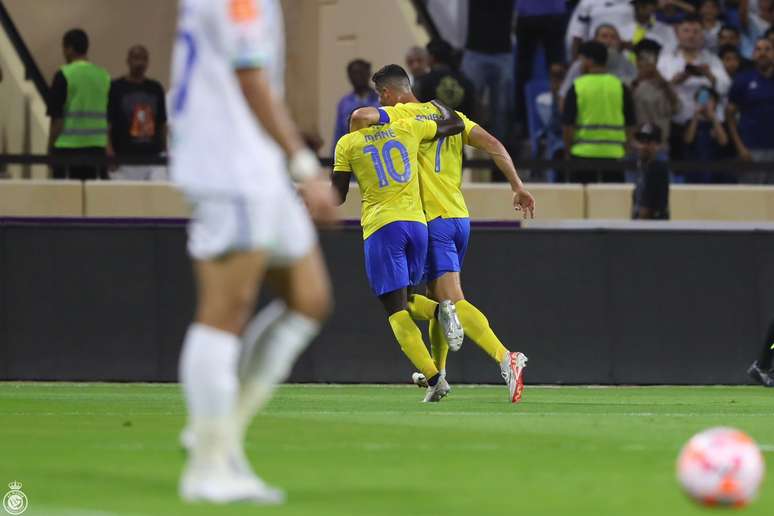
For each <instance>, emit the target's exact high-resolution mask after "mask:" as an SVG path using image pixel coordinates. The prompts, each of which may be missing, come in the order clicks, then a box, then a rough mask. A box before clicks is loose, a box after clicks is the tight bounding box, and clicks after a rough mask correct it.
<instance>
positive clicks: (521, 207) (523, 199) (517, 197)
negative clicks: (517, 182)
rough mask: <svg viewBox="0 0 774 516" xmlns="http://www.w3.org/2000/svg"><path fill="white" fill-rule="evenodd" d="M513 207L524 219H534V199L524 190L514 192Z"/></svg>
mask: <svg viewBox="0 0 774 516" xmlns="http://www.w3.org/2000/svg"><path fill="white" fill-rule="evenodd" d="M513 207H514V208H515V209H516V211H520V212H522V214H523V215H524V218H525V219H527V218H529V219H534V218H535V198H534V197H532V194H531V193H529V192H528V191H527V190H525V189H524V188H519V189H517V190H514V192H513Z"/></svg>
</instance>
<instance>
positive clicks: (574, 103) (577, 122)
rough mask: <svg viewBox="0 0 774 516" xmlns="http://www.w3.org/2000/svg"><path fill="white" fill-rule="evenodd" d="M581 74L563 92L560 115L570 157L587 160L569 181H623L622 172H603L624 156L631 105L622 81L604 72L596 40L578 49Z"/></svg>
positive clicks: (604, 56) (631, 119)
mask: <svg viewBox="0 0 774 516" xmlns="http://www.w3.org/2000/svg"><path fill="white" fill-rule="evenodd" d="M578 54H579V55H580V59H581V62H582V67H583V73H584V75H583V76H581V77H579V78H577V79H575V82H574V83H573V86H572V87H571V88H570V90H569V91H568V92H567V96H566V97H565V100H564V112H563V113H562V125H563V126H564V127H563V129H564V147H565V149H567V150H568V151H569V152H567V153H566V155H569V156H570V157H571V158H581V159H584V160H587V167H588V168H585V167H584V169H581V170H577V171H574V172H571V173H570V175H569V177H570V180H571V181H572V182H580V183H590V182H595V181H598V180H599V179H600V178H601V179H602V180H603V181H604V182H619V183H620V182H623V179H624V173H623V171H622V170H621V171H610V170H603V169H602V168H601V167H599V164H601V163H610V162H611V161H615V160H619V159H621V158H623V157H624V156H625V155H626V144H627V141H628V139H629V138H628V135H629V133H630V132H631V128H632V127H633V126H634V123H635V121H634V104H633V102H632V98H631V93H630V92H629V90H628V89H627V88H626V86H624V84H623V82H622V81H621V80H620V79H619V78H618V77H615V76H614V75H611V74H609V73H608V72H607V68H606V62H607V47H605V45H603V44H602V43H599V42H598V41H588V42H586V43H583V44H582V45H581V46H580V48H579V49H578Z"/></svg>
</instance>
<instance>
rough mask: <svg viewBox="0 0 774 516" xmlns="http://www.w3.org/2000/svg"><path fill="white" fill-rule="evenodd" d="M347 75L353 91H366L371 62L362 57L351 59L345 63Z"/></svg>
mask: <svg viewBox="0 0 774 516" xmlns="http://www.w3.org/2000/svg"><path fill="white" fill-rule="evenodd" d="M347 77H349V82H350V83H351V84H352V88H353V89H354V90H355V91H357V92H363V91H367V90H368V88H369V84H368V79H370V77H371V63H369V62H368V61H366V60H364V59H353V60H352V61H350V62H349V64H348V65H347Z"/></svg>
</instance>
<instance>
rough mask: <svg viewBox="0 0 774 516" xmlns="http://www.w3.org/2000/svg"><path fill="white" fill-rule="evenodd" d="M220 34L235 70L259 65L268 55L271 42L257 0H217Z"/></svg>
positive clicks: (264, 61)
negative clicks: (219, 10) (220, 10)
mask: <svg viewBox="0 0 774 516" xmlns="http://www.w3.org/2000/svg"><path fill="white" fill-rule="evenodd" d="M217 4H218V5H219V6H220V8H221V9H222V12H220V13H219V14H220V16H219V17H218V18H219V19H220V20H221V24H222V27H221V34H222V37H223V42H224V48H225V50H226V53H227V57H228V59H229V60H230V61H231V64H232V66H233V67H234V68H235V69H244V68H261V67H262V66H264V65H265V64H266V61H267V60H268V59H269V56H270V55H271V54H270V52H271V47H270V45H271V41H270V38H269V35H268V33H267V29H266V26H265V19H264V17H263V13H262V12H261V0H221V1H219V2H218V3H217Z"/></svg>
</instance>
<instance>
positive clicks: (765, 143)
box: [726, 38, 774, 183]
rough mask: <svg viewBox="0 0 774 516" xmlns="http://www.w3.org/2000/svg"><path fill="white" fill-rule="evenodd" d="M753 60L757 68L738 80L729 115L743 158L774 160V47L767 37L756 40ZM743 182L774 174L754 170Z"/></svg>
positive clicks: (765, 179)
mask: <svg viewBox="0 0 774 516" xmlns="http://www.w3.org/2000/svg"><path fill="white" fill-rule="evenodd" d="M753 61H754V62H755V66H754V67H753V68H751V69H749V70H745V71H742V72H740V73H739V75H737V76H736V78H735V79H734V83H733V85H732V86H731V91H730V93H729V95H728V100H729V102H728V107H727V115H726V118H727V119H728V124H729V132H730V133H731V140H732V141H733V143H734V146H735V147H736V150H737V152H738V153H739V157H740V158H742V159H743V160H746V161H774V46H772V44H771V41H769V40H768V39H767V38H761V39H759V40H758V41H757V42H756V44H755V51H754V52H753ZM737 115H738V117H739V118H738V121H737ZM742 181H744V182H769V183H774V176H772V175H770V174H769V175H765V174H763V173H761V172H750V173H746V174H744V175H743V176H742Z"/></svg>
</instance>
